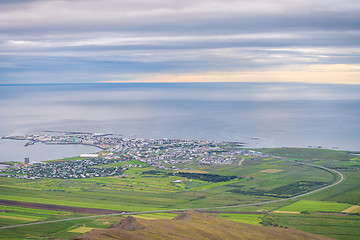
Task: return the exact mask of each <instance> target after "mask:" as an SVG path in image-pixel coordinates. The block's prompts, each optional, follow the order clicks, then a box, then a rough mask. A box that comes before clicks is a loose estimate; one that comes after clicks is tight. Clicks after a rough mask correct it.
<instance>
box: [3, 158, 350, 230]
mask: <svg viewBox="0 0 360 240" xmlns="http://www.w3.org/2000/svg"><path fill="white" fill-rule="evenodd" d="M296 163H298V164H303V165H308V166H312V167H316V168H322V169H324V170H327V171H330V172H333V173H336V174H337V175H339V176H340V179H339V180H338V181H337V182H335V183H333V184H331V185H328V186H325V187H322V188H318V189H316V190H314V191H311V192H308V193H304V194H300V195H297V196H294V197H290V198H283V199H278V200H272V201H266V202H259V203H247V204H240V205H232V206H219V207H206V208H191V209H190V208H184V209H167V210H157V211H142V212H127V213H125V212H124V213H113V214H103V215H94V216H86V217H76V218H67V219H58V220H52V221H44V222H34V223H24V224H17V225H11V226H5V227H0V230H1V229H7V228H15V227H23V226H31V225H37V224H45V223H56V222H65V221H72V220H80V219H87V218H100V217H109V216H121V215H129V214H133V215H136V214H146V213H162V212H182V211H187V210H211V209H222V208H235V207H245V206H257V205H263V204H269V203H277V202H283V201H288V200H292V199H296V198H300V197H304V196H306V195H309V194H312V193H316V192H319V191H322V190H324V189H327V188H330V187H333V186H336V185H338V184H340V183H341V182H342V181H343V180H344V176H343V175H342V174H341V173H340V172H338V171H336V170H333V169H330V168H326V167H323V166H319V165H315V164H310V163H302V162H296Z"/></svg>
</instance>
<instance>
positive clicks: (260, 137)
mask: <svg viewBox="0 0 360 240" xmlns="http://www.w3.org/2000/svg"><path fill="white" fill-rule="evenodd" d="M49 130H51V131H76V132H93V133H112V134H115V136H123V137H137V138H173V139H203V140H221V141H237V142H244V143H246V144H247V146H249V147H308V146H312V147H318V146H321V147H323V148H330V149H346V150H360V86H358V85H331V84H303V83H93V84H34V85H4V84H3V85H0V135H2V136H4V135H25V134H47V133H46V132H44V131H49ZM1 154H2V153H0V155H1Z"/></svg>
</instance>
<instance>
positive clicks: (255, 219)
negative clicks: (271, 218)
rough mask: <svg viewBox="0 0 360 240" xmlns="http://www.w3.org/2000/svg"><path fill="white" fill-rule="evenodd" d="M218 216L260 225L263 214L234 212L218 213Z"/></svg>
mask: <svg viewBox="0 0 360 240" xmlns="http://www.w3.org/2000/svg"><path fill="white" fill-rule="evenodd" d="M217 216H218V217H221V218H224V219H227V220H231V221H235V222H241V223H247V224H252V225H257V226H261V224H260V223H261V222H262V218H263V215H260V214H234V213H220V214H218V215H217Z"/></svg>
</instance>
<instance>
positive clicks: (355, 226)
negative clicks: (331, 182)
mask: <svg viewBox="0 0 360 240" xmlns="http://www.w3.org/2000/svg"><path fill="white" fill-rule="evenodd" d="M264 221H265V222H267V223H268V224H269V223H270V224H277V225H278V226H282V227H288V228H296V229H299V230H302V231H305V232H310V233H315V234H320V235H324V236H327V237H331V238H335V239H340V240H353V239H360V216H356V215H324V214H321V215H319V214H293V215H291V214H271V215H268V216H266V217H265V220H264Z"/></svg>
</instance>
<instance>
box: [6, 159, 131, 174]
mask: <svg viewBox="0 0 360 240" xmlns="http://www.w3.org/2000/svg"><path fill="white" fill-rule="evenodd" d="M114 162H115V161H111V160H105V159H100V158H91V159H82V160H75V161H58V162H38V163H31V164H30V163H29V164H18V165H16V166H15V167H12V168H8V169H6V170H4V172H5V173H0V176H2V177H13V178H23V179H39V178H62V179H71V178H74V179H77V178H89V177H107V176H119V175H121V174H122V173H123V172H124V171H125V170H127V169H128V168H127V166H124V167H120V166H118V167H106V168H104V167H101V165H106V164H111V163H114Z"/></svg>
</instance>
